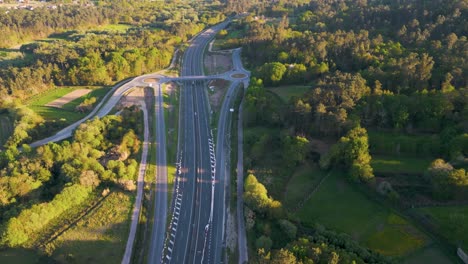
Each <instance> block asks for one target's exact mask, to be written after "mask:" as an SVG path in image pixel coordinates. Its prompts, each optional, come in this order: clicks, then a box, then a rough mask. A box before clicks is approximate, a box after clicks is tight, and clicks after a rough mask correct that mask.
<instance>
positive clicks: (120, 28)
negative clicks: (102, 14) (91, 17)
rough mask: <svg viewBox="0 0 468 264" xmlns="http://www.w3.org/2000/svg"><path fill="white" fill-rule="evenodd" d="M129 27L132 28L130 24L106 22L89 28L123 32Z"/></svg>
mask: <svg viewBox="0 0 468 264" xmlns="http://www.w3.org/2000/svg"><path fill="white" fill-rule="evenodd" d="M130 28H132V26H131V25H126V24H108V25H102V26H99V27H96V28H91V29H90V30H99V31H114V32H119V33H125V32H126V31H127V30H128V29H130Z"/></svg>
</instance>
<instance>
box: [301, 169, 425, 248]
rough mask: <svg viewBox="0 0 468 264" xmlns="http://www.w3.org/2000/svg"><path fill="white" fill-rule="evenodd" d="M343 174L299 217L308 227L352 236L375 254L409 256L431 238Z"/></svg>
mask: <svg viewBox="0 0 468 264" xmlns="http://www.w3.org/2000/svg"><path fill="white" fill-rule="evenodd" d="M346 179H347V176H345V175H343V173H342V172H338V171H333V172H332V174H331V175H330V176H329V177H328V178H327V179H326V180H325V181H324V182H323V183H322V184H321V186H320V187H319V189H318V190H317V192H316V193H315V194H314V195H313V196H312V198H311V199H310V200H309V201H308V202H307V203H306V204H305V205H304V207H303V208H302V209H301V210H299V211H298V212H297V213H296V216H297V217H298V218H299V219H300V220H301V222H302V223H303V224H305V225H309V226H312V225H314V224H315V223H321V224H323V225H325V226H326V227H328V228H330V229H334V230H336V231H338V232H344V233H347V234H349V235H351V236H352V237H353V238H354V239H355V240H357V241H359V242H360V243H362V244H363V245H365V246H367V247H369V248H371V249H373V250H375V251H376V252H379V253H382V254H384V255H390V256H404V255H407V254H409V253H411V252H413V251H415V250H417V249H419V248H421V247H422V246H424V245H425V244H427V242H428V238H427V237H426V236H425V235H424V234H422V233H421V232H420V231H419V230H418V229H416V228H415V227H414V226H413V225H411V224H410V223H409V222H407V221H406V220H405V219H403V218H401V217H400V216H398V215H396V214H395V213H393V212H392V211H391V210H390V209H387V208H385V207H383V206H381V205H379V204H377V203H375V202H372V201H370V200H368V199H367V198H366V197H365V196H364V195H363V194H362V193H360V192H359V191H358V190H356V189H354V188H353V187H352V186H351V184H350V183H349V182H348V181H347V180H346Z"/></svg>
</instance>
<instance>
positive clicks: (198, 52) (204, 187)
mask: <svg viewBox="0 0 468 264" xmlns="http://www.w3.org/2000/svg"><path fill="white" fill-rule="evenodd" d="M226 24H227V22H224V23H222V24H219V25H217V26H215V27H213V28H210V29H208V30H206V31H204V32H202V33H201V34H199V35H198V36H197V37H196V38H194V39H193V41H192V42H191V44H190V46H189V47H188V48H187V50H186V51H185V53H184V57H183V65H182V71H181V75H182V78H184V76H203V65H202V62H203V52H204V49H205V47H206V46H207V44H208V43H209V41H210V40H211V39H212V38H213V37H214V36H215V34H216V32H217V31H219V30H220V29H222V28H224V27H225V26H226ZM204 89H206V83H205V82H204V81H199V80H191V81H185V82H184V86H183V88H182V92H181V100H180V105H181V107H180V114H179V117H180V118H181V119H182V122H180V123H181V124H182V125H183V128H180V129H179V131H180V132H179V133H182V137H181V138H182V142H181V143H180V145H179V153H180V157H181V162H180V172H181V173H180V175H179V181H178V183H177V185H176V192H175V195H174V197H175V199H174V200H173V204H172V206H171V207H172V208H173V216H172V221H171V225H170V227H169V230H168V235H167V236H168V239H167V243H166V244H167V248H166V250H165V259H164V261H165V262H167V263H206V262H207V261H208V259H209V253H210V242H211V241H209V238H210V236H209V230H210V222H211V221H212V213H213V212H212V201H213V199H212V198H213V197H212V190H213V186H212V183H213V178H212V177H213V176H214V165H215V164H214V160H215V159H214V145H213V139H212V134H211V131H210V126H209V124H210V113H209V111H208V98H207V97H206V93H205V91H204Z"/></svg>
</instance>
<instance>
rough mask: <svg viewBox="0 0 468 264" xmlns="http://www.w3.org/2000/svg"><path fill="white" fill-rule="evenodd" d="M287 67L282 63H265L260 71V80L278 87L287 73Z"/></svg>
mask: <svg viewBox="0 0 468 264" xmlns="http://www.w3.org/2000/svg"><path fill="white" fill-rule="evenodd" d="M286 70H287V68H286V66H285V65H284V64H282V63H280V62H270V63H265V64H264V65H263V66H261V67H260V68H259V70H258V72H259V75H260V78H262V79H263V80H264V81H265V83H267V84H270V85H277V84H279V82H281V80H282V79H283V75H284V74H285V73H286Z"/></svg>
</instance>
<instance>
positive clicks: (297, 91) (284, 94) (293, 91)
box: [268, 85, 310, 102]
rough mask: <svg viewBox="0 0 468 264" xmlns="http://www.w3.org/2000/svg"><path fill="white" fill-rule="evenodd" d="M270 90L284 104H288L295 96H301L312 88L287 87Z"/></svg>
mask: <svg viewBox="0 0 468 264" xmlns="http://www.w3.org/2000/svg"><path fill="white" fill-rule="evenodd" d="M268 90H270V91H272V92H273V93H275V94H277V95H278V96H279V97H280V98H281V99H282V100H283V101H284V102H288V101H289V99H290V98H291V97H293V96H301V95H303V94H305V93H306V92H308V91H310V86H303V85H302V86H301V85H287V86H279V87H273V88H268Z"/></svg>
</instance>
